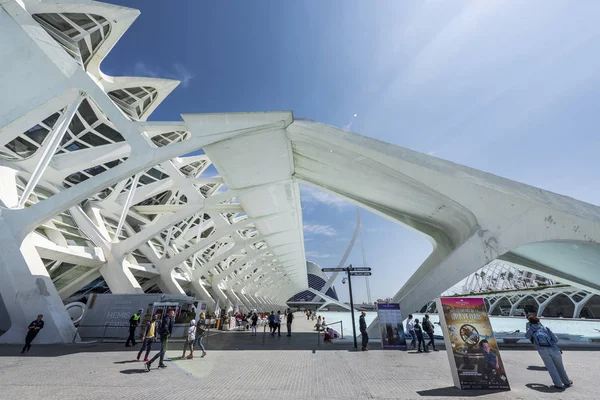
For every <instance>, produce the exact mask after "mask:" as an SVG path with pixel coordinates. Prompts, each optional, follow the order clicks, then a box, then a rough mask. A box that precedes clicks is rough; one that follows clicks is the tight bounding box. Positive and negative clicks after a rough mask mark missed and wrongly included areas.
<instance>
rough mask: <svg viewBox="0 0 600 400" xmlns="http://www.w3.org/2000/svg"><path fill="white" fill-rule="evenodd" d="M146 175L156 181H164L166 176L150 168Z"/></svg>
mask: <svg viewBox="0 0 600 400" xmlns="http://www.w3.org/2000/svg"><path fill="white" fill-rule="evenodd" d="M146 173H147V174H148V175H150V176H152V177H154V178H156V179H158V180H161V179H165V178H166V177H167V176H168V175H167V174H164V173H162V172H161V171H159V170H158V169H156V168H150V169H149V170H148V172H146Z"/></svg>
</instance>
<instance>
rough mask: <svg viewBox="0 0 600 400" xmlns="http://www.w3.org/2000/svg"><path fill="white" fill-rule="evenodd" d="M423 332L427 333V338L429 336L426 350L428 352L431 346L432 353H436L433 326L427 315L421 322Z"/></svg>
mask: <svg viewBox="0 0 600 400" xmlns="http://www.w3.org/2000/svg"><path fill="white" fill-rule="evenodd" d="M423 330H424V331H425V332H427V336H429V342H428V343H427V347H426V348H427V349H428V350H429V346H431V347H433V351H438V349H436V348H435V341H434V338H433V332H434V326H433V323H432V322H431V321H430V320H429V315H427V314H425V319H424V320H423Z"/></svg>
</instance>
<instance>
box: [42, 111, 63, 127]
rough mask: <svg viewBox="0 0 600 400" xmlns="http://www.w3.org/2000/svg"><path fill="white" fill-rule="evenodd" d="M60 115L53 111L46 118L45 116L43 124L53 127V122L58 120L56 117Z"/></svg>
mask: <svg viewBox="0 0 600 400" xmlns="http://www.w3.org/2000/svg"><path fill="white" fill-rule="evenodd" d="M59 116H60V113H54V114H52V115H51V116H49V117H48V118H46V119H45V120H43V121H42V122H43V123H44V125H46V126H47V127H49V128H53V127H54V124H55V123H56V121H58V117H59Z"/></svg>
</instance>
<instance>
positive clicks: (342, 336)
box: [317, 321, 344, 347]
mask: <svg viewBox="0 0 600 400" xmlns="http://www.w3.org/2000/svg"><path fill="white" fill-rule="evenodd" d="M337 324H340V336H341V338H342V339H343V338H344V322H343V321H336V322H332V323H327V324H326V325H322V329H321V330H318V329H317V347H319V346H320V345H321V333H322V332H325V329H327V328H328V327H331V326H332V325H337Z"/></svg>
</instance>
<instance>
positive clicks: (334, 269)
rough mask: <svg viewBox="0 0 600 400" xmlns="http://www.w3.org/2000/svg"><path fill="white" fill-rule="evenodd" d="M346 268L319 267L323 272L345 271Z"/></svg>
mask: <svg viewBox="0 0 600 400" xmlns="http://www.w3.org/2000/svg"><path fill="white" fill-rule="evenodd" d="M347 269H348V268H321V271H323V272H346V270H347Z"/></svg>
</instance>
